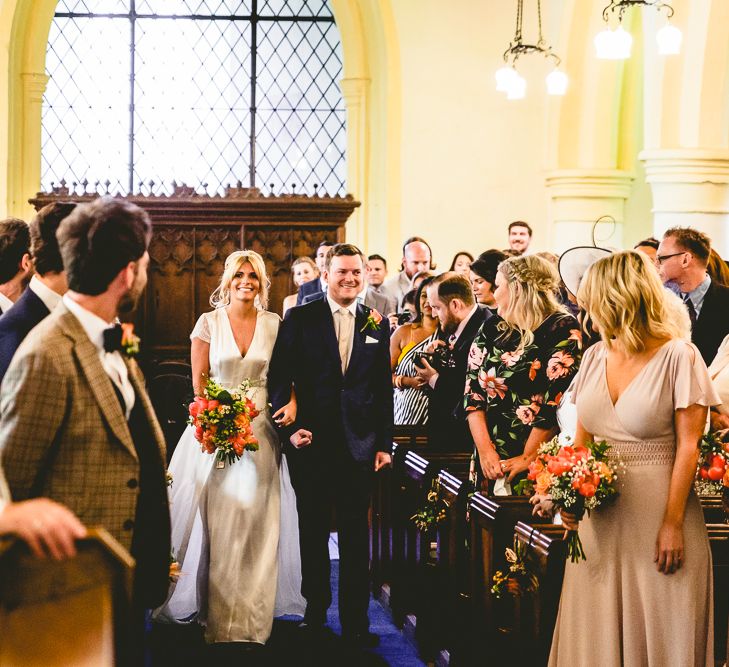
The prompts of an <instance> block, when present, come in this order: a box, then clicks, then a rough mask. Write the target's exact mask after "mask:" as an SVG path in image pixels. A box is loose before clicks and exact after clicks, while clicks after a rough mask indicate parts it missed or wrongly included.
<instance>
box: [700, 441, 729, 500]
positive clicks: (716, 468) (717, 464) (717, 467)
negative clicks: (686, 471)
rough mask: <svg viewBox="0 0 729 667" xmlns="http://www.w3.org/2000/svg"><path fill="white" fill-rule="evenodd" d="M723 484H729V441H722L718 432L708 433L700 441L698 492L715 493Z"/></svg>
mask: <svg viewBox="0 0 729 667" xmlns="http://www.w3.org/2000/svg"><path fill="white" fill-rule="evenodd" d="M722 486H729V443H727V442H722V441H721V438H720V437H719V434H718V433H707V434H705V435H704V437H703V438H701V441H700V442H699V462H698V467H697V469H696V484H695V487H696V492H697V493H698V494H699V495H700V496H705V495H714V494H717V493H721V488H722Z"/></svg>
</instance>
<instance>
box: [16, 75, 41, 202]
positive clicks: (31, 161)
mask: <svg viewBox="0 0 729 667" xmlns="http://www.w3.org/2000/svg"><path fill="white" fill-rule="evenodd" d="M21 79H22V81H23V120H22V123H23V126H22V127H23V134H22V141H23V150H22V153H21V154H22V156H23V160H22V165H21V169H20V173H21V184H22V185H21V188H22V191H21V192H18V193H17V195H16V196H19V197H21V198H22V200H20V201H17V202H16V206H17V207H18V209H19V210H26V209H28V208H29V205H28V202H27V200H28V198H29V197H32V196H33V195H35V194H36V192H38V190H40V173H41V111H42V108H43V94H44V93H45V92H46V86H47V85H48V75H47V74H40V73H37V72H27V73H23V74H21Z"/></svg>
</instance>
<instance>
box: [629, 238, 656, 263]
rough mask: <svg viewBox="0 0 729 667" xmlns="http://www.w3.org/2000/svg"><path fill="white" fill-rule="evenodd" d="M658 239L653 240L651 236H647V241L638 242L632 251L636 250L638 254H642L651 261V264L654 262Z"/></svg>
mask: <svg viewBox="0 0 729 667" xmlns="http://www.w3.org/2000/svg"><path fill="white" fill-rule="evenodd" d="M658 245H659V243H658V239H654V238H653V237H652V236H649V237H648V238H647V239H643V240H642V241H638V243H636V244H635V245H634V246H633V250H637V251H638V252H642V253H643V254H644V255H646V257H648V259H650V260H651V262H655V261H656V253H657V252H658Z"/></svg>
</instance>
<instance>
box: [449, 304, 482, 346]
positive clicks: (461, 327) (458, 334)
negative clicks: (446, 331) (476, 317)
mask: <svg viewBox="0 0 729 667" xmlns="http://www.w3.org/2000/svg"><path fill="white" fill-rule="evenodd" d="M477 310H478V304H474V306H473V308H471V312H470V313H468V315H466V317H464V318H463V319H462V320H461V323H460V324H459V325H458V328H457V329H456V333H454V334H453V335H454V336H455V338H454V339H453V342H454V343H455V342H457V341H458V339H459V338H460V337H461V334H462V333H463V330H464V329H465V328H466V325H467V324H468V321H469V320H470V319H471V318H472V317H473V314H474V313H475V312H476V311H477Z"/></svg>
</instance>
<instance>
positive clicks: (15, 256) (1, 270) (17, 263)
mask: <svg viewBox="0 0 729 667" xmlns="http://www.w3.org/2000/svg"><path fill="white" fill-rule="evenodd" d="M32 275H33V262H32V261H31V256H30V230H29V229H28V225H26V224H25V222H24V221H23V220H19V219H18V218H7V219H6V220H2V221H0V315H2V314H3V313H5V312H6V311H7V310H9V309H10V307H11V306H12V305H13V304H14V303H15V302H16V301H17V300H18V299H19V298H20V295H21V294H22V293H23V290H24V289H25V288H26V287H27V285H28V283H29V282H30V278H31V276H32Z"/></svg>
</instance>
